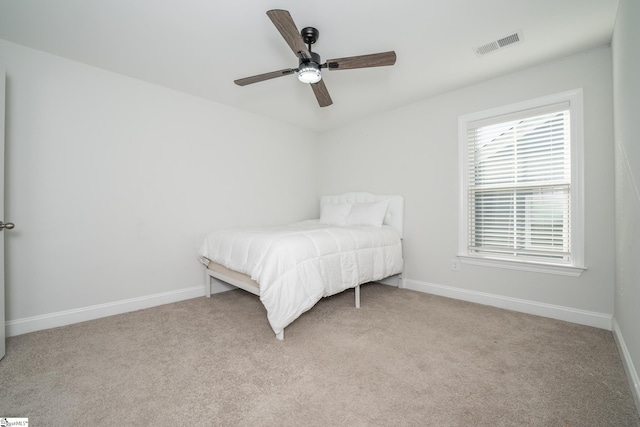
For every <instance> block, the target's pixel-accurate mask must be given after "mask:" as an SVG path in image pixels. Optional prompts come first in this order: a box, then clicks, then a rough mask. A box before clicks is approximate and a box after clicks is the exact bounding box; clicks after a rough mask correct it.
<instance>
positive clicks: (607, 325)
mask: <svg viewBox="0 0 640 427" xmlns="http://www.w3.org/2000/svg"><path fill="white" fill-rule="evenodd" d="M404 287H405V288H406V289H412V290H414V291H419V292H425V293H428V294H434V295H440V296H443V297H447V298H454V299H459V300H463V301H469V302H474V303H478V304H483V305H490V306H492V307H498V308H504V309H507V310H513V311H518V312H521V313H527V314H534V315H536V316H543V317H550V318H552V319H558V320H564V321H566V322H572V323H578V324H580V325H587V326H593V327H595V328H600V329H606V330H608V331H610V330H611V326H612V324H611V322H612V319H613V316H612V315H610V314H605V313H597V312H593V311H586V310H579V309H576V308H571V307H564V306H560V305H553V304H546V303H542V302H537V301H530V300H525V299H519V298H511V297H505V296H502V295H495V294H489V293H485V292H478V291H471V290H468V289H460V288H456V287H453V286H445V285H437V284H434V283H425V282H418V281H416V280H409V279H404Z"/></svg>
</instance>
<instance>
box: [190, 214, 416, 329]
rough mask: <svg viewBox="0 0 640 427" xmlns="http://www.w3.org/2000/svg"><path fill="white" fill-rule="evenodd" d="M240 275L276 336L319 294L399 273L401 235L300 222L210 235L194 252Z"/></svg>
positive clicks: (386, 229) (388, 229)
mask: <svg viewBox="0 0 640 427" xmlns="http://www.w3.org/2000/svg"><path fill="white" fill-rule="evenodd" d="M199 257H200V260H201V261H202V262H203V263H204V264H205V265H206V264H208V263H209V260H211V261H213V262H216V263H218V264H221V265H224V266H225V267H227V268H229V269H232V270H235V271H239V272H242V273H245V274H246V275H248V276H250V277H251V278H252V279H253V280H255V281H256V282H258V284H259V285H260V300H261V301H262V303H263V304H264V306H265V307H266V309H267V317H268V319H269V323H270V324H271V327H272V328H273V331H274V332H275V333H276V334H278V333H279V332H281V331H283V330H284V328H285V327H286V326H287V325H289V324H290V323H291V322H293V321H294V320H295V319H296V318H297V317H298V316H300V315H301V314H302V313H304V312H305V311H307V310H309V309H310V308H311V307H313V306H314V304H315V303H316V302H318V301H319V300H320V299H321V298H322V297H326V296H330V295H334V294H337V293H339V292H342V291H344V290H345V289H348V288H353V287H355V286H357V285H359V284H362V283H367V282H371V281H374V280H380V279H383V278H385V277H388V276H392V275H394V274H398V273H400V272H402V264H403V262H402V246H401V243H400V236H399V235H398V233H397V232H396V231H395V230H394V229H393V228H391V227H389V226H382V227H372V226H358V227H335V226H327V225H322V224H319V223H318V221H317V220H312V221H304V222H300V223H296V224H292V225H289V226H286V227H279V228H254V229H236V230H223V231H217V232H214V233H211V234H209V235H208V236H207V237H206V238H205V240H204V243H203V244H202V247H201V249H200V252H199Z"/></svg>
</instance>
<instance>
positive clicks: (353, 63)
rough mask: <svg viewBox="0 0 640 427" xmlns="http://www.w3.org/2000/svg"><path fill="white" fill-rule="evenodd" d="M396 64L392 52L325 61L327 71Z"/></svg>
mask: <svg viewBox="0 0 640 427" xmlns="http://www.w3.org/2000/svg"><path fill="white" fill-rule="evenodd" d="M395 63H396V53H395V52H394V51H389V52H382V53H372V54H370V55H360V56H350V57H347V58H338V59H329V60H327V68H328V69H329V70H350V69H353V68H368V67H384V66H387V65H393V64H395Z"/></svg>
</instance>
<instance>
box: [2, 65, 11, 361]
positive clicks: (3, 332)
mask: <svg viewBox="0 0 640 427" xmlns="http://www.w3.org/2000/svg"><path fill="white" fill-rule="evenodd" d="M4 86H5V72H4V69H3V68H0V224H2V228H1V229H0V359H2V358H3V357H4V351H5V345H4V340H5V334H6V327H5V321H4V227H5V224H4V223H3V222H2V221H4V104H5V97H4ZM12 225H13V224H12Z"/></svg>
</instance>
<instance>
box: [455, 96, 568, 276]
mask: <svg viewBox="0 0 640 427" xmlns="http://www.w3.org/2000/svg"><path fill="white" fill-rule="evenodd" d="M467 159H468V163H467V167H468V171H467V174H466V176H467V179H468V183H467V190H468V194H467V197H468V233H466V234H467V236H468V242H467V243H468V253H469V254H470V255H474V254H475V255H489V256H491V255H494V256H499V257H506V258H517V259H521V260H532V261H542V262H545V261H547V262H553V263H570V262H571V248H572V242H571V206H572V204H571V177H572V174H571V125H570V108H569V103H563V104H556V105H552V106H545V107H544V108H537V109H532V110H529V111H525V112H522V111H521V112H518V113H516V114H510V115H505V116H501V117H499V118H495V117H493V118H491V119H488V120H482V121H477V122H470V123H468V127H467Z"/></svg>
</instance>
